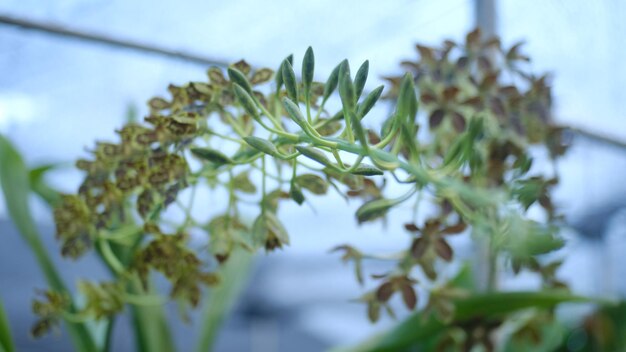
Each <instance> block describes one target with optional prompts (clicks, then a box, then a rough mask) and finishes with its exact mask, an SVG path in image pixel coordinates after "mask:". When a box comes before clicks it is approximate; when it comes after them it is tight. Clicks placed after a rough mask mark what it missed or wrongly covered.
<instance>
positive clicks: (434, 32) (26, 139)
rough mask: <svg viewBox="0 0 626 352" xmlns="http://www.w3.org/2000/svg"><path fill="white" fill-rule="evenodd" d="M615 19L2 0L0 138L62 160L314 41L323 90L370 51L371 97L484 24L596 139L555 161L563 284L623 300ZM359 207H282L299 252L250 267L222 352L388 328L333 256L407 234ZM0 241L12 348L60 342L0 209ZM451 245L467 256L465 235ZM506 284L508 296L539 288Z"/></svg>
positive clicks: (524, 4) (607, 1)
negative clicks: (40, 322)
mask: <svg viewBox="0 0 626 352" xmlns="http://www.w3.org/2000/svg"><path fill="white" fill-rule="evenodd" d="M624 18H626V2H621V1H612V0H598V1H585V0H569V1H563V0H499V1H498V0H440V1H426V0H389V1H384V2H383V1H362V0H346V1H330V0H317V1H301V2H294V1H286V0H277V1H271V2H267V1H266V2H257V1H252V0H233V1H199V0H190V1H178V2H166V1H148V0H137V1H122V0H56V1H37V0H1V1H0V133H2V134H4V135H6V136H8V137H9V139H10V140H11V141H12V142H13V143H14V144H15V145H16V146H17V147H18V148H19V150H20V151H21V152H22V153H23V154H24V156H25V158H26V161H27V163H28V164H29V165H36V164H38V163H49V162H67V163H71V162H72V161H73V160H75V159H76V158H78V157H80V156H83V155H85V148H86V147H91V146H92V145H93V141H95V140H102V141H104V140H113V139H114V138H116V136H115V134H114V130H115V129H116V128H119V127H120V126H121V125H122V124H123V123H124V121H125V119H126V116H127V115H128V112H129V110H135V111H136V113H137V114H138V116H140V117H141V116H143V115H145V114H147V112H148V109H147V107H146V105H145V102H146V101H147V100H148V99H149V98H150V97H152V96H156V95H161V96H165V95H167V91H166V87H167V85H168V84H169V83H174V84H183V83H185V82H188V81H192V80H194V81H202V80H204V79H205V78H206V69H207V68H208V66H210V65H211V64H216V65H220V64H228V63H232V62H236V61H238V60H240V59H242V58H243V59H245V60H246V61H248V62H249V63H251V64H252V65H254V66H259V67H270V68H275V67H276V66H278V64H279V63H280V62H281V61H282V59H283V58H284V57H285V56H287V55H289V54H290V53H293V54H295V61H296V62H299V61H300V60H301V58H302V55H303V53H304V51H305V50H306V48H307V47H308V46H312V47H313V48H314V49H315V56H316V79H317V80H321V81H324V80H325V79H326V77H327V76H328V74H329V73H330V71H331V70H332V68H334V66H335V65H336V64H337V63H338V62H340V61H341V60H343V59H344V58H348V59H349V60H350V61H351V62H355V63H360V62H362V61H364V60H366V59H369V60H370V77H371V78H370V80H369V81H368V84H367V86H366V89H372V88H373V87H375V86H376V85H378V84H381V83H382V79H381V76H383V75H394V74H398V73H400V72H401V70H400V67H399V62H400V61H401V60H405V59H415V58H416V57H417V54H416V52H415V48H414V44H415V43H424V44H427V45H438V44H439V43H441V42H442V41H443V40H444V39H453V40H457V41H460V40H462V39H463V38H464V36H465V34H466V33H467V32H468V31H470V30H471V29H473V28H474V27H476V26H480V27H482V28H483V30H484V31H485V32H487V33H488V34H489V33H491V34H497V35H499V36H500V37H501V38H502V41H503V43H504V44H505V46H510V45H512V44H513V43H515V42H517V41H520V40H524V41H525V42H526V43H527V44H526V45H525V46H524V49H523V52H524V53H525V54H527V55H528V56H530V57H531V58H532V63H531V65H532V68H533V70H534V71H535V72H543V71H548V72H551V73H552V82H553V83H552V85H553V92H554V99H555V111H554V116H555V118H556V120H557V122H558V123H560V124H565V125H571V126H574V127H576V128H580V129H583V130H585V131H588V132H590V133H585V134H576V135H574V136H573V137H574V140H573V147H572V148H571V149H570V150H569V152H568V153H567V154H566V156H565V157H564V158H562V159H561V160H560V161H559V163H558V165H557V167H558V170H559V173H560V175H561V183H560V185H559V188H558V189H557V190H556V195H555V198H554V199H555V201H556V204H557V206H558V207H559V209H560V210H561V212H562V213H563V214H565V216H566V219H567V223H568V224H570V227H569V228H568V229H567V230H566V232H567V234H566V235H567V238H568V240H569V241H568V244H567V248H566V250H567V251H569V252H570V253H574V254H575V255H570V256H569V259H568V261H567V262H566V263H565V265H564V266H563V268H562V272H561V276H562V277H563V278H564V279H565V281H568V282H569V283H570V284H571V285H572V286H573V288H574V289H575V290H576V291H577V292H580V293H585V294H594V295H601V296H606V297H616V296H622V297H623V295H624V293H626V282H625V281H624V280H622V279H621V278H623V277H625V275H626V265H624V264H626V261H625V260H624V259H623V256H622V253H623V252H624V251H625V250H626V198H625V197H624V195H625V194H626V193H625V192H626V182H624V177H625V175H626V149H625V148H624V143H621V142H620V141H626V104H625V103H626V89H624V82H626V65H624V64H623V63H622V61H623V53H624V47H625V45H626V35H625V34H626V22H625V21H624V20H623V19H624ZM59 32H63V33H65V34H64V35H59ZM107 41H108V42H107ZM80 180H81V174H80V173H78V172H76V171H74V170H72V168H66V169H63V170H61V171H58V172H54V173H51V175H50V179H49V181H50V183H51V184H53V185H54V186H55V187H57V188H58V189H60V190H63V191H66V192H74V191H75V190H76V188H77V185H78V184H79V182H80ZM33 206H34V207H35V211H36V214H37V220H38V221H39V223H40V226H41V228H42V232H43V233H44V234H45V235H46V239H45V240H46V243H47V244H48V245H49V246H51V248H54V250H52V252H53V253H56V252H58V251H57V250H56V248H57V245H56V244H55V242H54V239H53V227H52V219H51V215H50V212H49V211H48V210H47V209H46V208H45V206H43V205H42V204H39V203H37V200H35V199H33ZM356 206H357V204H356V203H354V204H346V203H345V201H343V200H342V199H341V198H339V197H332V196H331V197H324V198H323V199H322V198H319V199H314V200H313V206H312V208H313V209H311V207H301V208H299V207H285V208H284V209H283V210H281V219H283V221H284V223H285V225H286V227H287V229H288V230H289V232H290V233H291V235H292V244H291V246H290V247H287V248H286V249H284V250H283V251H281V252H278V253H272V254H271V255H268V256H266V255H263V254H262V255H260V256H259V257H258V258H257V259H256V261H255V265H254V269H253V273H252V275H251V280H250V282H249V283H248V285H247V289H246V292H245V293H244V295H243V298H242V299H241V301H240V302H239V303H238V304H237V306H236V309H235V312H234V313H233V314H232V316H231V317H230V318H229V320H228V322H227V323H226V325H225V327H224V329H223V330H222V332H221V335H220V338H219V339H218V346H217V350H218V351H292V350H295V349H296V348H297V350H299V351H319V350H323V349H325V348H327V347H329V346H334V345H338V344H349V343H354V342H357V341H359V340H361V339H363V338H365V337H367V336H368V335H370V334H371V333H372V332H374V331H379V330H381V329H382V328H384V327H385V326H388V325H390V324H391V323H393V321H392V320H391V319H383V321H382V322H379V323H377V324H376V325H371V324H370V323H369V322H368V321H367V319H366V317H365V307H364V306H363V305H361V304H358V303H354V302H352V301H351V300H352V299H354V298H356V297H358V296H359V295H360V294H361V293H362V292H364V291H363V289H362V288H360V287H359V286H358V284H357V283H356V282H355V280H354V279H353V276H352V268H351V267H350V266H344V265H343V264H342V263H341V262H340V260H339V258H338V256H337V255H332V254H329V253H328V251H329V249H331V248H332V247H334V246H336V245H338V244H343V243H354V244H358V245H359V247H360V248H364V249H367V250H373V251H377V252H386V251H393V250H395V249H399V248H402V247H403V246H405V245H406V241H407V236H406V234H405V233H403V232H402V231H401V229H400V226H397V227H394V226H388V227H387V228H386V229H384V228H383V227H381V226H380V224H378V225H371V226H364V227H361V228H358V226H357V224H356V221H355V220H354V217H353V214H354V210H355V209H356ZM396 215H397V214H396ZM397 216H401V214H400V215H397ZM329 219H331V220H329ZM393 219H394V218H393V217H392V218H391V219H390V221H389V223H390V224H394V221H393ZM395 223H399V224H400V223H401V222H395ZM0 236H1V237H2V242H1V244H0V297H1V298H2V300H3V302H4V304H5V306H6V307H7V311H8V314H9V319H10V321H11V324H12V327H13V331H14V333H15V339H16V342H17V344H18V346H19V350H22V351H35V350H47V351H66V350H68V348H69V347H68V346H69V342H68V341H67V336H66V335H64V334H63V333H62V334H57V335H54V334H53V335H51V336H47V337H45V338H43V339H40V340H33V339H32V338H30V337H29V332H28V331H29V327H30V324H32V322H33V319H34V316H33V315H32V313H31V312H30V300H31V298H32V297H33V295H34V292H35V289H36V288H45V286H46V285H45V281H44V279H43V277H42V276H41V275H40V274H39V271H38V268H37V267H36V265H35V262H34V259H33V257H32V255H31V253H30V252H29V251H28V247H27V246H26V245H25V244H24V243H23V241H22V240H21V238H20V237H19V236H18V234H17V233H16V230H15V229H14V228H13V226H12V225H11V224H10V221H9V220H8V218H7V214H6V210H5V209H4V204H2V202H0ZM455 245H456V246H457V247H458V248H460V249H461V250H463V248H465V250H466V253H467V255H468V256H470V255H471V253H473V251H472V249H471V248H470V245H469V243H462V242H459V243H455ZM55 259H56V260H57V261H58V262H59V263H60V265H61V268H62V271H63V272H64V274H66V277H67V278H70V280H76V279H77V278H80V277H84V278H98V277H104V276H105V271H104V269H103V268H100V267H98V266H97V265H96V262H95V261H94V260H93V258H85V259H81V260H80V261H79V262H78V263H73V262H71V261H69V260H62V259H61V258H58V257H57V258H55ZM367 265H368V266H367V268H368V269H369V270H368V271H369V272H371V273H376V272H377V271H378V272H382V271H384V270H386V267H385V264H384V263H375V262H373V263H368V264H367ZM501 279H502V283H501V284H502V286H504V287H507V285H508V286H509V287H518V286H525V285H532V284H533V283H532V281H531V280H526V281H524V280H520V279H516V280H512V279H510V278H506V277H503V278H501ZM574 279H575V280H574ZM69 282H71V281H69ZM195 318H197V317H195ZM125 328H128V325H124V324H123V323H122V324H120V325H119V326H118V327H117V330H116V332H115V333H116V334H117V335H116V348H115V349H114V350H116V351H124V350H129V349H130V348H131V347H132V341H131V340H130V337H129V336H126V335H125V334H124V329H125ZM193 329H194V327H193V325H185V324H183V323H179V324H178V325H177V330H176V340H177V344H178V346H179V347H180V350H181V351H183V350H188V349H189V348H190V346H191V343H192V341H193V339H192V338H189V336H190V335H189V334H192V333H193ZM118 337H119V338H118Z"/></svg>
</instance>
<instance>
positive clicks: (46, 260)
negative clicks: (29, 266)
mask: <svg viewBox="0 0 626 352" xmlns="http://www.w3.org/2000/svg"><path fill="white" fill-rule="evenodd" d="M0 186H1V187H2V192H3V193H4V201H5V204H6V207H7V210H8V213H9V216H10V217H11V220H12V221H13V223H14V224H15V227H16V228H17V229H18V230H19V233H20V235H22V237H23V238H24V240H25V241H26V243H27V244H28V246H29V247H30V250H31V251H32V253H33V254H34V256H35V259H36V260H37V263H38V264H39V267H40V269H41V271H42V272H43V274H44V276H45V278H46V281H47V282H48V285H50V287H51V288H52V289H54V290H56V291H59V292H68V290H67V288H66V286H65V283H64V282H63V280H62V279H61V275H60V274H59V272H58V271H57V269H56V267H55V266H54V264H53V263H52V260H51V259H50V256H49V254H48V252H47V251H46V248H45V246H44V245H43V243H42V242H41V236H40V234H39V231H38V230H37V227H36V226H35V221H34V219H33V217H32V213H31V211H30V206H29V204H28V194H29V191H30V189H29V179H28V170H27V169H26V166H25V165H24V161H23V160H22V157H21V156H20V154H19V153H18V152H17V150H15V148H14V147H13V146H12V145H11V143H10V142H9V141H8V140H7V139H6V138H4V137H3V136H2V135H0ZM71 309H72V310H74V307H73V305H72V307H71ZM67 328H68V332H69V334H70V336H71V337H72V341H73V343H74V346H75V348H76V350H78V351H81V352H82V351H95V350H97V348H96V345H95V342H94V340H93V336H92V335H91V333H90V331H89V330H88V329H87V327H86V326H85V325H84V324H81V323H68V324H67Z"/></svg>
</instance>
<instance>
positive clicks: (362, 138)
mask: <svg viewBox="0 0 626 352" xmlns="http://www.w3.org/2000/svg"><path fill="white" fill-rule="evenodd" d="M348 118H349V119H350V122H352V129H353V130H354V134H355V135H356V137H357V139H358V140H359V142H360V143H361V145H362V146H363V147H365V148H367V147H368V144H367V136H366V134H365V130H364V129H363V125H361V119H360V118H359V117H358V116H357V115H356V113H355V112H354V111H353V110H350V111H348Z"/></svg>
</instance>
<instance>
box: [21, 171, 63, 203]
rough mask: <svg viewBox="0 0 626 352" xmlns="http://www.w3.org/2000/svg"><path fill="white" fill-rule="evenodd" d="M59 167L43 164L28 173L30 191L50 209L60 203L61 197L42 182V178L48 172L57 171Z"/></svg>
mask: <svg viewBox="0 0 626 352" xmlns="http://www.w3.org/2000/svg"><path fill="white" fill-rule="evenodd" d="M61 166H62V165H61V164H45V165H41V166H37V167H34V168H32V169H30V171H29V173H28V179H29V182H30V189H31V191H33V192H34V193H35V194H36V195H38V196H39V197H40V198H41V199H43V200H44V201H45V202H46V203H47V204H48V205H49V206H51V207H53V206H55V205H57V204H58V203H59V202H60V200H61V195H60V194H59V192H57V191H56V190H54V189H53V188H52V187H50V186H49V185H48V184H47V183H46V182H45V181H44V176H45V175H46V173H48V172H49V171H52V170H54V169H57V168H59V167H61Z"/></svg>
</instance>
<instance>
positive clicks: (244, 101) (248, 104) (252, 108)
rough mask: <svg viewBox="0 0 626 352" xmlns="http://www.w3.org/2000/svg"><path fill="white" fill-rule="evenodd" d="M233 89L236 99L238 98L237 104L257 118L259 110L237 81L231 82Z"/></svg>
mask: <svg viewBox="0 0 626 352" xmlns="http://www.w3.org/2000/svg"><path fill="white" fill-rule="evenodd" d="M233 90H234V91H235V96H236V97H237V100H239V104H241V106H242V107H243V108H244V110H246V112H247V113H248V114H249V115H250V116H252V118H253V119H255V120H258V119H259V110H258V109H257V106H256V103H255V102H254V99H253V98H252V97H251V96H250V94H248V92H246V90H245V89H244V88H243V87H241V86H240V85H238V84H237V83H235V84H233Z"/></svg>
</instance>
